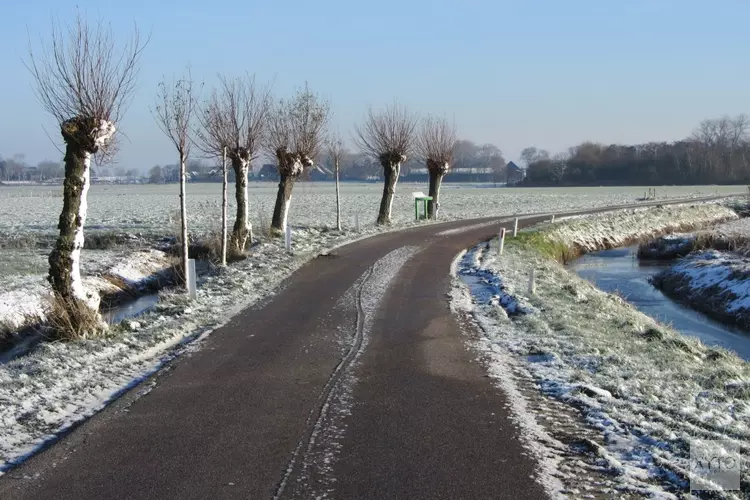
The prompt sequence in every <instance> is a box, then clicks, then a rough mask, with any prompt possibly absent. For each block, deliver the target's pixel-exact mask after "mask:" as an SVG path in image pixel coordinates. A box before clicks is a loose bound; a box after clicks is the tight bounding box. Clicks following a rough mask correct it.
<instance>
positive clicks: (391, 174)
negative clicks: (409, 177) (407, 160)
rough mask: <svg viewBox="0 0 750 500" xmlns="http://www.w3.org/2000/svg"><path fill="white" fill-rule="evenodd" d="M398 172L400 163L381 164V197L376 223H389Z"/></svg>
mask: <svg viewBox="0 0 750 500" xmlns="http://www.w3.org/2000/svg"><path fill="white" fill-rule="evenodd" d="M400 172H401V164H400V163H385V164H383V197H382V198H381V200H380V211H379V212H378V225H381V226H383V225H386V224H390V223H391V211H392V209H393V195H394V194H395V193H396V183H397V182H398V176H399V173H400Z"/></svg>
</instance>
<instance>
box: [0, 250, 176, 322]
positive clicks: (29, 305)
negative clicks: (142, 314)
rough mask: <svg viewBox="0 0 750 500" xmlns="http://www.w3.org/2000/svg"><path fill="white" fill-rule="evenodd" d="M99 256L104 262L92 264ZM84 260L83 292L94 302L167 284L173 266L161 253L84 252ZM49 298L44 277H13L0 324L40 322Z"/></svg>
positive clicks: (0, 295) (3, 295)
mask: <svg viewBox="0 0 750 500" xmlns="http://www.w3.org/2000/svg"><path fill="white" fill-rule="evenodd" d="M101 253H105V257H104V259H103V261H98V262H95V263H94V262H92V257H95V258H101V257H102V256H101ZM83 256H84V258H85V264H86V267H85V268H88V269H90V270H91V271H93V274H91V275H88V276H85V277H84V279H83V285H84V289H85V290H86V292H88V293H90V294H92V295H93V296H96V297H98V299H97V302H98V301H99V300H101V298H103V297H113V296H116V295H118V294H125V295H136V294H138V293H140V292H143V291H144V290H146V289H148V288H149V287H150V286H152V285H157V284H158V283H159V281H169V278H170V275H171V270H172V266H173V264H174V262H173V259H171V258H170V257H169V256H168V255H167V254H166V253H164V252H162V251H160V250H140V251H136V252H133V253H128V254H117V255H114V256H113V255H111V253H106V252H99V253H97V252H84V253H83ZM92 268H93V269H92ZM51 294H52V289H51V287H50V286H49V283H48V282H47V280H46V276H44V275H33V276H19V277H15V279H14V280H13V281H12V283H9V286H8V288H6V289H5V291H2V292H0V324H1V325H4V326H5V327H16V328H18V327H21V326H24V325H25V324H27V323H29V322H31V323H32V324H37V323H39V322H42V321H43V320H44V318H45V316H46V313H47V308H48V306H47V304H48V302H49V297H50V296H51Z"/></svg>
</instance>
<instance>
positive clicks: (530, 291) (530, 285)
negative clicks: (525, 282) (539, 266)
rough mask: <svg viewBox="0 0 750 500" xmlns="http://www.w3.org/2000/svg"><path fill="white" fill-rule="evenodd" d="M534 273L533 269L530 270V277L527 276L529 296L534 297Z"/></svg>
mask: <svg viewBox="0 0 750 500" xmlns="http://www.w3.org/2000/svg"><path fill="white" fill-rule="evenodd" d="M535 274H536V271H535V270H534V269H532V270H531V276H529V295H534V294H535V293H536V282H535V280H534V278H535V277H536V276H535Z"/></svg>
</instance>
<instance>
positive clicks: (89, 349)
mask: <svg viewBox="0 0 750 500" xmlns="http://www.w3.org/2000/svg"><path fill="white" fill-rule="evenodd" d="M307 234H308V236H309V238H308V239H304V240H303V239H302V238H298V239H297V240H296V241H297V242H298V244H297V248H296V249H295V251H296V252H297V256H294V255H289V254H288V253H286V252H285V251H284V250H283V242H281V241H274V242H271V243H262V244H260V245H258V246H256V247H253V248H252V250H251V255H250V256H249V257H248V259H246V260H244V261H241V262H238V263H236V264H233V265H232V266H230V267H228V268H226V269H224V270H220V271H216V272H215V273H213V274H211V275H209V276H206V277H201V278H200V279H199V283H198V299H197V300H196V301H192V302H191V301H189V300H188V298H187V297H186V296H185V295H184V294H182V293H171V292H163V293H162V294H161V297H160V301H159V303H158V304H157V306H156V307H155V308H154V309H153V310H152V311H150V312H148V313H146V314H144V315H143V316H141V317H140V318H139V320H138V327H137V328H128V327H127V325H124V326H123V327H122V328H114V329H110V335H108V336H107V337H103V338H97V339H87V340H81V341H76V342H54V343H50V342H42V343H40V344H38V345H37V346H36V347H35V348H33V349H32V350H31V351H30V352H29V353H28V354H26V355H24V356H21V357H18V358H15V359H12V360H10V361H8V362H7V363H4V364H0V472H2V471H3V470H5V469H7V468H8V467H9V466H11V465H12V464H13V463H15V462H17V461H19V460H22V459H23V458H24V457H26V456H27V455H28V454H30V453H33V452H34V451H35V450H37V449H38V448H39V447H40V446H42V445H44V444H45V443H46V442H48V441H50V440H54V439H55V436H56V435H57V434H59V433H60V432H62V431H64V430H65V429H66V428H69V427H70V426H72V425H75V424H76V423H78V422H80V421H81V420H83V419H85V418H87V417H89V416H91V415H93V414H94V413H96V412H97V411H99V410H100V409H101V408H103V407H104V406H105V405H106V404H107V403H108V402H109V401H110V400H112V399H113V398H115V397H117V396H118V395H119V394H120V392H121V391H122V390H124V389H127V388H128V387H131V386H133V385H134V384H136V383H137V382H138V381H140V380H142V379H143V378H144V377H146V376H148V375H150V374H151V373H153V372H154V371H155V370H157V369H158V368H159V367H160V366H161V365H162V364H163V363H164V362H166V361H168V360H169V359H171V358H172V357H173V356H174V355H176V354H177V353H179V349H176V348H177V347H179V346H180V345H182V344H183V343H184V342H186V341H188V340H191V339H194V338H197V337H199V336H200V335H202V334H205V333H206V332H208V331H211V330H213V329H215V328H216V327H218V326H220V325H221V324H223V323H224V322H226V321H228V320H229V319H230V318H231V317H232V316H233V315H235V314H236V313H238V312H239V311H240V310H242V309H243V308H244V307H246V306H248V305H250V304H252V303H253V302H256V301H258V300H260V299H262V298H266V297H268V296H269V295H270V294H271V293H272V292H273V290H274V288H275V287H276V286H277V285H278V284H279V283H280V282H281V281H282V280H283V279H284V278H286V277H287V276H289V275H290V274H291V273H292V272H293V271H294V270H295V269H297V268H298V267H299V266H300V265H302V264H303V263H304V262H306V261H307V260H309V258H311V257H314V256H315V255H316V253H315V252H316V251H317V250H319V249H320V248H324V247H327V246H332V243H333V242H336V241H338V240H339V239H341V237H342V235H340V234H339V233H335V232H317V233H314V232H313V231H312V230H308V231H307ZM344 237H345V236H344ZM311 251H312V252H311ZM128 269H130V268H125V269H123V273H124V274H126V275H130V274H129V272H128V271H127V270H128ZM130 276H131V277H132V275H130Z"/></svg>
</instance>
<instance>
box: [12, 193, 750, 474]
mask: <svg viewBox="0 0 750 500" xmlns="http://www.w3.org/2000/svg"><path fill="white" fill-rule="evenodd" d="M381 189H382V186H381V185H379V184H372V185H348V184H345V185H344V189H343V190H342V197H343V213H344V214H345V218H344V221H345V228H344V232H343V233H338V232H336V231H332V230H330V227H331V226H332V225H333V223H334V221H335V215H334V214H335V201H334V199H335V198H334V194H333V193H334V191H333V185H331V184H303V183H300V184H298V185H297V186H296V187H295V193H294V199H293V203H292V209H291V214H290V223H291V224H292V226H293V227H294V228H295V229H294V231H293V240H294V255H289V254H287V253H286V252H285V251H284V250H283V243H282V242H281V241H270V242H269V241H263V242H261V244H260V245H258V246H256V247H253V250H252V252H251V255H250V256H249V258H248V259H247V260H244V261H241V262H238V263H235V264H233V265H232V266H230V267H229V268H228V269H225V270H222V271H215V272H212V273H209V274H208V275H206V276H204V277H203V278H202V279H201V281H200V282H199V291H198V296H199V298H198V300H197V301H195V302H188V301H187V300H186V299H185V297H184V295H182V294H172V293H162V296H161V298H160V300H159V303H158V305H157V306H156V308H155V309H154V310H152V311H150V312H148V313H147V314H146V315H144V316H142V317H139V318H138V319H137V320H135V321H127V322H125V323H124V324H123V325H122V326H120V327H117V328H113V329H111V331H110V335H109V336H108V337H105V338H100V339H89V340H83V341H77V342H69V343H40V344H38V345H37V346H36V347H34V348H33V349H32V350H31V351H30V352H29V353H28V354H26V355H23V356H21V357H15V358H12V359H6V360H0V402H1V403H2V404H0V473H1V472H2V470H3V469H4V468H6V467H7V466H8V465H10V464H12V463H13V462H14V461H17V460H18V459H20V458H21V457H23V456H25V455H26V454H28V453H31V452H32V451H33V450H35V449H37V448H38V446H40V445H41V444H43V443H44V442H45V441H47V440H49V439H53V438H54V436H55V435H56V434H57V433H59V432H60V431H61V430H63V429H65V428H66V427H68V426H70V425H73V424H75V423H76V422H78V421H80V420H81V419H83V418H85V417H87V416H89V415H91V414H93V413H95V412H96V411H98V409H100V408H101V407H103V406H104V405H105V404H106V403H107V401H109V400H111V399H112V398H113V397H116V396H117V394H119V393H120V392H121V391H122V390H124V389H126V388H128V387H130V386H132V385H133V384H134V383H136V382H137V381H138V380H141V379H142V378H143V377H145V376H148V375H149V374H150V373H152V372H153V371H154V370H156V369H158V367H159V366H161V365H162V364H163V363H164V362H166V361H167V360H169V359H171V357H172V356H174V355H177V354H178V353H179V352H181V350H182V349H185V348H186V347H185V346H184V343H185V341H186V340H190V339H195V338H198V337H200V336H201V335H203V334H207V333H208V332H210V331H211V330H212V329H214V328H216V327H217V326H218V325H220V324H221V323H222V322H223V321H226V320H227V319H228V318H229V317H230V316H231V315H232V314H233V313H234V312H238V311H239V310H241V309H242V308H244V307H247V306H249V305H250V304H252V303H254V302H256V301H258V300H260V299H262V298H264V297H268V296H269V294H271V293H272V291H273V289H274V288H275V287H276V286H277V285H278V284H279V283H280V282H281V281H282V280H283V279H284V278H286V277H287V276H289V275H290V274H291V273H292V272H293V271H294V270H295V269H296V268H298V267H299V266H300V265H302V264H303V263H304V262H306V261H307V260H309V259H310V258H312V257H314V256H315V255H316V254H317V253H318V252H319V251H320V250H322V249H324V248H327V247H330V246H334V245H337V244H340V243H342V242H344V241H347V240H351V239H354V238H358V237H362V236H364V235H367V234H372V233H375V232H377V231H378V229H377V228H376V227H374V225H373V223H374V220H375V216H376V210H377V206H378V203H379V199H380V191H381ZM423 189H424V186H414V185H411V186H410V185H400V186H399V188H398V195H397V197H396V201H395V202H394V221H395V222H396V225H397V226H398V225H401V226H403V225H406V224H409V223H412V222H411V221H412V219H413V202H412V200H411V195H410V193H411V192H412V191H416V190H423ZM219 190H220V186H218V185H190V186H189V187H188V193H189V195H188V196H189V198H188V200H189V204H190V213H191V216H190V222H189V224H190V227H191V228H195V230H196V231H197V232H208V231H212V230H215V229H216V228H218V226H219V213H220V212H219V210H220V209H219V202H220V192H219ZM642 191H643V190H642V189H640V188H615V189H595V188H583V189H573V190H570V189H561V190H556V189H528V190H527V189H486V188H481V189H480V188H476V187H470V186H460V187H456V186H450V185H448V186H446V187H445V188H444V190H443V192H442V202H441V217H442V218H443V219H458V218H468V217H481V216H489V215H500V214H514V213H532V212H562V211H565V210H576V209H585V208H594V207H601V206H607V205H612V204H624V203H632V202H634V201H635V199H636V198H637V197H638V196H640V195H641V194H642ZM662 191H663V192H665V193H667V192H668V193H669V196H670V197H676V196H678V195H679V196H707V195H712V194H714V193H715V192H716V191H718V192H721V193H725V194H726V193H727V192H732V193H734V192H737V191H738V190H737V189H735V188H733V189H728V188H718V189H717V188H714V187H702V188H701V187H697V188H670V189H664V190H662ZM59 192H60V188H58V189H57V190H51V189H50V188H47V187H12V188H8V187H0V241H2V238H4V237H5V238H7V237H8V235H11V236H12V235H18V234H27V233H39V234H44V233H49V234H53V233H54V227H55V225H56V220H57V217H58V215H59V209H60V205H61V203H62V199H61V197H60V196H59ZM250 193H251V211H253V215H254V216H255V221H254V222H255V224H256V226H257V225H259V223H261V222H262V223H263V224H267V223H268V221H269V220H270V213H271V210H272V201H273V199H274V196H275V187H274V186H272V185H269V184H263V185H253V186H252V188H251V190H250ZM177 202H178V197H177V187H176V186H94V187H93V188H92V189H91V191H90V195H89V218H88V222H87V228H88V229H93V230H117V231H120V230H124V231H129V232H131V233H137V232H142V233H151V234H155V235H164V234H165V233H166V234H169V233H170V232H171V231H172V228H171V227H170V226H171V224H172V223H171V222H170V220H169V219H170V211H172V210H176V209H177ZM253 207H260V208H256V209H255V210H253ZM231 212H232V209H231V207H230V213H231ZM261 214H264V215H263V216H262V217H261ZM355 214H359V217H360V223H361V231H360V232H358V233H357V232H354V231H353V230H352V226H353V222H354V221H353V219H354V215H355ZM256 230H257V228H256ZM0 246H1V245H0ZM123 251H124V250H122V249H113V250H106V251H84V252H83V253H82V256H83V274H84V276H85V275H93V274H101V273H102V272H103V271H102V270H103V269H104V270H106V269H112V268H113V267H116V266H117V263H118V262H122V259H123V258H124V259H125V261H126V262H127V260H128V259H131V257H132V254H131V253H123ZM133 251H134V250H133V249H132V248H129V249H127V252H133ZM19 255H20V257H19ZM0 261H2V262H11V263H12V264H9V265H6V266H4V267H3V266H0V269H2V270H3V273H4V274H3V275H2V276H0V290H3V291H4V292H8V291H11V290H16V289H18V288H19V287H20V288H24V289H29V290H32V289H34V287H37V289H38V288H39V287H42V288H43V287H44V286H46V285H45V284H44V273H45V272H46V265H45V258H44V251H43V250H33V249H19V250H16V249H14V250H8V249H5V250H0ZM127 272H128V271H126V270H123V273H124V274H127Z"/></svg>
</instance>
